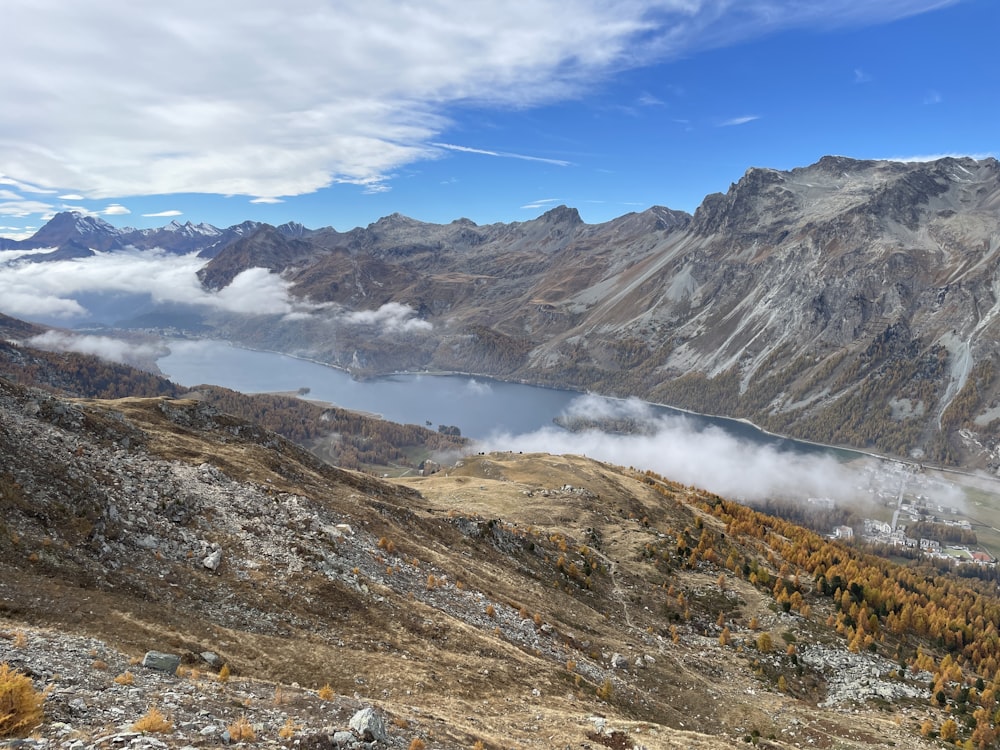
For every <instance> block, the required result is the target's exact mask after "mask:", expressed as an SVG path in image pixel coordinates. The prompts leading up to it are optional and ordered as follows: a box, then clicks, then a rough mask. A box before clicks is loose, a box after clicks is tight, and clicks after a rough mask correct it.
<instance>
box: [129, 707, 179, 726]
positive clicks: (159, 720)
mask: <svg viewBox="0 0 1000 750" xmlns="http://www.w3.org/2000/svg"><path fill="white" fill-rule="evenodd" d="M132 729H134V730H135V731H137V732H171V731H173V729H174V725H173V724H172V723H171V722H170V721H169V720H168V719H167V717H166V716H164V715H163V713H162V712H161V711H160V709H158V708H157V707H156V706H150V708H149V710H148V711H147V712H146V715H145V716H142V717H141V718H140V719H139V720H138V721H137V722H136V723H135V724H133V725H132Z"/></svg>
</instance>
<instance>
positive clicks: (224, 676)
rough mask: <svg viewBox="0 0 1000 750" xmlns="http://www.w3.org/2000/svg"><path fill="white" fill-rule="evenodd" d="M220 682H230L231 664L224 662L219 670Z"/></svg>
mask: <svg viewBox="0 0 1000 750" xmlns="http://www.w3.org/2000/svg"><path fill="white" fill-rule="evenodd" d="M219 682H229V665H228V664H223V665H222V669H220V670H219Z"/></svg>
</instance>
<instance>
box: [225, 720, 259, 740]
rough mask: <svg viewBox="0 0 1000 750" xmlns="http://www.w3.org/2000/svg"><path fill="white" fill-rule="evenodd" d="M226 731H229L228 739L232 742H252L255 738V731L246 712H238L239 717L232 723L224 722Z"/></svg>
mask: <svg viewBox="0 0 1000 750" xmlns="http://www.w3.org/2000/svg"><path fill="white" fill-rule="evenodd" d="M226 731H227V732H229V739H230V740H231V741H233V742H242V741H244V740H246V741H247V742H253V741H254V740H255V739H257V733H256V732H255V731H253V725H252V724H250V720H249V719H248V718H247V715H246V714H240V718H238V719H237V720H236V721H234V722H233V723H232V724H226Z"/></svg>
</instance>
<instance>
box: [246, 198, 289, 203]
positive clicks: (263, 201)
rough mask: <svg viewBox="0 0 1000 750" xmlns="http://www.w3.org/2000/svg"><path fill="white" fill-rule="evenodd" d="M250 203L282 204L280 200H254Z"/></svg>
mask: <svg viewBox="0 0 1000 750" xmlns="http://www.w3.org/2000/svg"><path fill="white" fill-rule="evenodd" d="M250 202H251V203H284V202H285V201H284V200H282V199H281V198H254V199H253V200H252V201H250Z"/></svg>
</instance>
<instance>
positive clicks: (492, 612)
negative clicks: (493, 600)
mask: <svg viewBox="0 0 1000 750" xmlns="http://www.w3.org/2000/svg"><path fill="white" fill-rule="evenodd" d="M486 616H487V617H496V616H497V611H496V610H495V609H494V608H493V605H492V604H487V605H486Z"/></svg>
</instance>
